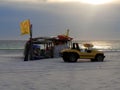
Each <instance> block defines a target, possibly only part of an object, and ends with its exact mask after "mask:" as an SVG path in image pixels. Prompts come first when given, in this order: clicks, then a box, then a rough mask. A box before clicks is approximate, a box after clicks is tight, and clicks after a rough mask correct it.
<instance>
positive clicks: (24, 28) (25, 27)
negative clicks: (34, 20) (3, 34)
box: [20, 19, 30, 35]
mask: <svg viewBox="0 0 120 90" xmlns="http://www.w3.org/2000/svg"><path fill="white" fill-rule="evenodd" d="M20 29H21V34H22V35H24V34H30V20H29V19H27V20H24V21H22V22H21V23H20Z"/></svg>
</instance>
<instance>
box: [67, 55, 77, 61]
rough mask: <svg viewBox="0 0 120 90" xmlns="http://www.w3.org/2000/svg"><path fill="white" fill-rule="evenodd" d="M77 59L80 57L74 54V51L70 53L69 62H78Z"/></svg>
mask: <svg viewBox="0 0 120 90" xmlns="http://www.w3.org/2000/svg"><path fill="white" fill-rule="evenodd" d="M77 59H78V57H77V55H76V54H74V53H70V54H69V58H68V61H69V62H77Z"/></svg>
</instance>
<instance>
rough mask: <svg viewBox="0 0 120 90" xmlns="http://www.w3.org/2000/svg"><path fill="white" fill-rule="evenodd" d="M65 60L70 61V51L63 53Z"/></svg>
mask: <svg viewBox="0 0 120 90" xmlns="http://www.w3.org/2000/svg"><path fill="white" fill-rule="evenodd" d="M62 57H63V60H64V62H68V59H69V54H68V53H63V56H62Z"/></svg>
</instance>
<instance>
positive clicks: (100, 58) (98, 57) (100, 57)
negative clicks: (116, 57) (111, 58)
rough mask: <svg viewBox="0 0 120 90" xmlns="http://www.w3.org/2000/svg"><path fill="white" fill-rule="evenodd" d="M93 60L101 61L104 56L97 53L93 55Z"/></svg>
mask: <svg viewBox="0 0 120 90" xmlns="http://www.w3.org/2000/svg"><path fill="white" fill-rule="evenodd" d="M95 60H96V61H98V62H103V61H104V56H103V55H97V56H96V57H95Z"/></svg>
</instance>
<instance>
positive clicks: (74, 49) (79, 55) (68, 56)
mask: <svg viewBox="0 0 120 90" xmlns="http://www.w3.org/2000/svg"><path fill="white" fill-rule="evenodd" d="M84 47H85V48H84V49H82V48H80V45H79V43H72V45H71V47H70V48H69V49H64V50H62V51H61V52H60V55H61V56H62V58H63V60H64V62H77V60H78V59H90V60H91V61H92V62H103V61H104V58H105V56H104V53H103V52H102V51H99V50H97V49H93V45H92V44H84Z"/></svg>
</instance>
